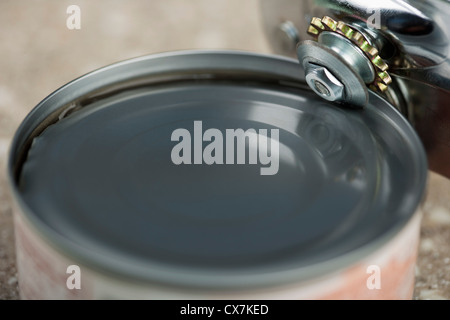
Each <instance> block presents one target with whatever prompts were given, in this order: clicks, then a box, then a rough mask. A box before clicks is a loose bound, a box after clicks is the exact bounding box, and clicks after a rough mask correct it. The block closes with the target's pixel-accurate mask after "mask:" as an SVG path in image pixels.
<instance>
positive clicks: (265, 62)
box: [7, 50, 427, 290]
mask: <svg viewBox="0 0 450 320" xmlns="http://www.w3.org/2000/svg"><path fill="white" fill-rule="evenodd" d="M180 56H183V58H185V57H190V58H193V60H192V61H196V63H192V61H184V62H183V64H184V69H183V67H182V66H178V67H179V68H178V69H177V65H174V64H164V63H161V62H159V61H160V60H164V59H167V60H172V61H176V60H177V57H180ZM205 58H208V59H205ZM178 60H181V59H178ZM188 60H189V59H188ZM206 61H207V66H206V68H207V69H208V68H209V69H208V70H210V71H211V72H214V70H216V71H217V70H219V69H220V70H228V71H230V70H236V71H242V72H245V71H247V72H256V73H259V74H262V73H265V74H270V75H272V76H274V77H280V78H282V79H286V80H292V81H295V82H301V83H303V82H304V74H303V71H302V70H301V69H300V66H299V65H298V62H297V61H296V60H294V59H290V58H285V57H281V56H273V55H263V54H254V53H247V52H239V51H196V50H194V51H177V52H170V53H162V54H154V55H148V56H144V57H140V58H136V59H131V60H126V61H123V62H119V63H116V64H112V65H109V66H107V67H104V68H101V69H98V70H96V71H93V72H91V73H88V74H86V75H84V76H82V77H79V78H77V79H75V80H73V81H72V82H69V83H68V84H66V85H64V86H62V87H61V88H59V89H57V90H56V91H55V92H53V93H52V94H50V95H49V96H48V97H47V98H45V99H44V100H42V101H41V102H40V103H39V104H38V105H37V106H36V107H35V108H34V109H33V110H32V111H31V112H30V113H29V114H28V116H27V117H26V118H25V119H24V120H23V121H22V123H21V125H20V127H19V128H18V129H17V131H16V133H15V135H14V138H13V140H12V143H11V145H10V150H9V157H8V166H7V170H8V182H9V186H10V189H11V190H12V194H13V196H14V197H13V198H14V201H16V203H17V204H18V207H19V208H20V209H21V212H22V213H23V215H24V216H25V217H26V219H27V220H28V221H29V222H30V225H31V226H32V227H33V228H35V230H36V231H37V232H38V234H39V235H40V236H41V237H42V238H43V239H44V240H45V241H46V242H47V243H48V244H49V245H50V246H52V247H53V248H55V249H56V250H57V251H58V252H59V253H61V254H63V256H64V255H65V256H69V257H74V258H75V259H76V260H79V261H80V262H81V263H82V264H83V265H85V266H87V267H89V268H92V269H93V270H97V271H100V270H101V271H102V272H107V273H111V274H113V275H114V276H116V277H123V278H126V279H129V278H132V279H136V280H140V281H142V280H146V281H147V282H150V283H160V284H163V285H172V286H176V287H189V288H196V287H197V288H209V289H215V290H218V289H224V290H228V289H235V288H246V289H250V288H259V287H267V286H279V285H282V284H288V283H292V282H301V281H305V280H312V279H316V278H319V277H321V276H324V275H328V274H330V272H336V271H338V270H342V269H345V268H347V267H350V266H352V265H354V264H355V263H357V262H358V261H361V260H362V259H364V258H366V257H367V256H368V255H369V254H371V253H373V252H375V250H377V249H380V248H381V247H382V246H383V245H385V244H387V243H388V242H389V241H390V240H391V239H393V238H394V237H395V235H397V234H398V233H399V232H400V230H402V229H403V228H404V227H405V226H406V225H407V223H408V222H409V221H411V220H412V218H413V217H414V216H415V212H416V210H417V208H418V206H419V204H420V202H421V201H422V197H423V195H424V192H425V187H426V181H427V160H426V156H425V151H424V148H423V146H422V143H421V142H420V139H419V137H418V136H417V134H416V132H415V131H414V130H413V128H412V127H411V125H410V124H409V123H408V122H407V120H406V119H405V118H404V117H403V116H402V115H401V114H400V113H399V112H398V111H397V110H395V109H394V108H393V107H391V106H390V105H389V104H388V103H387V102H386V101H385V100H384V99H382V98H381V97H380V96H378V95H376V94H375V93H373V92H370V100H371V104H373V105H374V106H375V107H376V108H377V111H376V112H379V113H381V114H383V116H384V117H388V119H386V120H387V121H389V119H390V120H392V119H395V123H394V121H390V122H391V124H392V125H394V126H397V127H399V130H400V131H402V132H406V133H407V135H408V137H410V141H409V143H411V144H412V145H413V146H414V147H413V149H414V150H415V151H416V153H417V157H416V158H414V159H412V160H414V161H415V166H414V167H415V170H416V172H415V173H416V177H417V178H416V180H417V183H416V184H415V185H414V191H415V193H416V194H417V195H421V196H417V197H415V199H414V201H410V202H409V204H410V208H409V209H410V210H407V211H408V212H411V213H410V215H409V217H408V219H407V220H404V221H401V223H397V224H396V225H394V226H392V228H390V230H388V231H387V232H384V233H383V234H382V235H381V236H378V237H377V238H376V239H374V240H373V241H371V242H370V243H368V244H366V245H363V246H361V247H359V248H357V249H355V250H353V251H351V252H349V253H347V254H344V255H342V256H339V257H336V258H333V259H331V260H329V261H326V262H321V263H318V264H314V265H309V266H306V267H302V268H299V269H294V270H288V271H286V270H283V271H279V272H272V273H270V274H264V275H262V274H259V273H256V274H245V275H242V274H229V273H227V274H223V275H220V274H217V273H214V274H208V273H205V272H204V271H202V272H201V273H198V274H192V275H191V274H189V277H186V276H185V275H183V273H182V272H176V270H174V269H175V268H171V269H170V270H169V269H167V267H161V266H155V270H156V271H153V272H152V273H151V274H150V275H149V277H148V278H146V279H142V278H140V277H138V278H136V275H135V274H134V273H131V272H130V270H129V269H130V268H129V265H127V264H126V262H118V261H117V260H115V259H114V257H108V258H107V259H106V260H110V261H114V270H111V269H108V270H105V269H104V266H105V264H106V265H110V266H111V264H110V263H108V261H106V260H105V261H101V259H102V258H99V257H98V256H97V255H96V254H95V253H94V252H91V251H89V250H88V249H86V248H83V247H80V246H78V245H76V244H75V243H73V242H71V241H70V240H69V239H67V238H65V237H63V236H61V235H60V234H58V233H57V232H56V231H55V230H53V229H51V228H50V227H49V226H47V225H46V224H45V223H44V222H43V221H41V220H40V219H39V218H38V217H37V216H36V215H34V214H33V210H32V209H31V208H30V207H29V206H28V205H27V204H26V203H25V201H24V199H23V198H22V197H21V194H20V192H19V190H18V186H17V183H16V174H15V170H16V162H17V160H18V159H17V158H18V152H19V151H20V149H22V148H24V144H25V142H26V140H27V138H28V137H29V136H30V135H31V134H32V132H33V130H34V129H36V127H37V125H39V124H41V123H42V121H44V119H46V118H47V117H48V116H49V115H50V114H51V113H54V112H55V111H57V110H59V109H60V108H61V106H62V105H66V104H67V103H70V102H71V101H73V100H75V99H77V98H78V97H80V96H83V95H85V94H88V93H90V92H92V91H93V90H96V89H100V88H101V87H104V86H106V85H110V84H111V83H119V82H121V81H126V80H127V78H128V79H132V78H135V77H136V74H132V71H135V72H136V70H138V72H139V75H145V76H149V75H152V74H158V73H164V72H169V71H173V70H175V71H180V70H192V71H195V70H199V69H201V68H202V66H203V68H205V64H206V63H205V62H206ZM274 64H276V65H277V67H276V68H274V67H273V65H274ZM132 65H134V67H135V68H134V69H133V70H131V69H132V68H129V67H130V66H132ZM142 65H147V67H146V68H145V69H143V68H142V67H141V66H142ZM161 65H165V66H166V67H165V68H161ZM270 65H271V66H272V67H269V66H270ZM155 66H160V67H159V68H154V67H155ZM122 71H124V72H122ZM100 80H101V81H100ZM85 82H87V83H85ZM89 83H90V84H91V85H93V86H91V87H89V86H88V85H86V84H89ZM87 87H89V90H88V88H87ZM69 89H70V90H71V94H70V95H68V94H66V91H67V90H69ZM43 108H45V109H46V110H44V112H42V110H41V109H43ZM63 252H64V253H63ZM119 261H120V259H119ZM141 267H142V266H141ZM174 271H175V272H174ZM179 271H181V270H179ZM231 277H233V279H232V281H231ZM212 279H213V281H212Z"/></svg>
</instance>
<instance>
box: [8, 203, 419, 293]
mask: <svg viewBox="0 0 450 320" xmlns="http://www.w3.org/2000/svg"><path fill="white" fill-rule="evenodd" d="M420 221H421V214H419V213H417V214H415V216H414V217H413V219H412V220H411V221H410V222H409V223H408V225H407V226H406V227H405V228H403V230H401V232H400V233H399V234H397V235H396V236H395V237H394V238H393V239H392V240H391V241H390V242H388V243H387V244H386V245H385V246H383V247H382V248H380V249H379V250H377V251H375V252H374V253H373V254H372V255H369V256H368V257H367V258H366V259H364V260H363V261H361V262H359V263H357V264H356V265H353V266H352V267H349V268H347V269H344V270H343V271H340V272H337V273H335V274H329V275H325V276H324V277H322V278H320V279H316V280H311V281H307V282H299V283H296V284H294V285H290V286H280V287H278V288H268V289H261V290H257V291H255V290H244V291H242V290H239V291H234V292H223V291H219V290H217V291H214V290H204V291H201V290H200V291H199V290H195V291H193V290H189V289H186V288H185V289H183V290H181V289H180V290H177V289H174V288H173V287H164V286H156V285H150V284H139V283H137V282H135V281H131V280H130V281H126V280H124V279H118V278H115V277H112V276H107V275H104V274H100V273H98V272H95V271H93V270H91V269H89V268H87V267H83V266H81V267H80V270H79V271H80V272H81V274H80V279H74V278H73V277H74V275H75V274H76V273H74V269H76V268H71V270H69V269H70V268H69V267H71V266H78V264H77V262H76V261H71V260H70V259H69V258H67V257H65V256H64V255H62V254H60V253H59V252H58V251H56V250H55V249H53V247H52V246H50V245H49V244H47V243H46V242H45V241H44V240H43V239H42V238H41V237H40V236H39V235H38V234H37V232H36V231H35V230H34V229H33V228H32V227H30V226H29V225H28V223H27V222H26V221H25V219H23V218H22V216H21V214H20V213H19V212H17V210H16V214H15V231H16V246H17V262H18V271H19V287H20V295H21V297H22V299H232V300H235V299H333V300H334V299H396V300H397V299H411V298H412V296H413V291H414V277H415V261H416V258H417V247H418V242H419V231H420ZM75 271H76V270H75ZM76 280H78V281H80V283H79V287H78V288H77V287H76V285H77V283H76ZM71 284H72V285H71Z"/></svg>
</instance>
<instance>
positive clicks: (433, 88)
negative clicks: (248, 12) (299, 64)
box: [261, 0, 450, 177]
mask: <svg viewBox="0 0 450 320" xmlns="http://www.w3.org/2000/svg"><path fill="white" fill-rule="evenodd" d="M261 6H262V16H263V20H264V28H265V30H266V35H267V37H268V39H269V42H270V43H271V44H272V46H273V48H274V50H275V51H276V52H277V53H278V54H283V55H287V56H291V57H294V56H295V55H296V52H295V50H292V49H291V50H288V49H287V48H286V47H282V46H280V45H279V43H280V39H279V38H278V37H277V36H276V34H275V33H274V32H273V30H274V29H276V28H278V25H279V24H280V23H281V22H282V21H286V20H289V21H291V22H292V23H293V24H294V25H295V28H296V29H297V30H299V31H300V32H299V42H302V41H305V40H307V39H311V35H308V32H307V31H308V28H309V27H310V22H311V19H312V18H313V17H321V18H322V17H325V16H327V17H330V18H331V19H333V20H335V21H342V22H343V23H345V24H346V25H348V26H350V27H351V28H352V29H353V30H355V31H357V32H359V33H361V34H362V35H363V40H364V41H366V42H367V43H368V44H369V45H370V46H371V47H374V48H376V49H377V50H378V52H379V56H380V58H382V59H383V61H385V62H386V64H388V65H389V74H390V76H391V77H392V81H393V83H392V85H391V86H389V88H388V89H387V90H386V91H385V92H384V93H383V96H384V97H385V98H386V99H388V101H389V102H391V103H392V104H393V105H394V106H395V107H396V108H397V109H398V110H401V111H402V112H403V113H404V116H405V117H407V118H408V119H409V120H410V122H411V123H413V124H414V125H415V127H416V130H417V131H418V133H419V135H420V136H421V138H422V141H423V143H424V145H425V147H426V149H427V153H428V156H429V163H430V167H431V169H434V170H435V171H437V172H438V173H441V174H444V175H446V176H448V177H450V166H449V165H448V159H450V126H449V123H450V26H449V24H448V19H449V18H450V1H448V0H428V1H422V0H410V1H404V0H380V1H376V2H375V1H372V0H345V1H344V0H334V1H332V0H328V1H327V0H323V1H317V0H278V1H273V0H261ZM336 27H337V26H336ZM325 28H329V26H325ZM311 31H313V30H310V33H312V34H314V33H313V32H311ZM335 75H336V76H339V75H337V74H335ZM381 86H382V88H384V85H383V83H382V82H381ZM371 89H376V88H375V87H372V88H371ZM378 91H379V90H378ZM403 102H404V104H403ZM402 104H403V105H402Z"/></svg>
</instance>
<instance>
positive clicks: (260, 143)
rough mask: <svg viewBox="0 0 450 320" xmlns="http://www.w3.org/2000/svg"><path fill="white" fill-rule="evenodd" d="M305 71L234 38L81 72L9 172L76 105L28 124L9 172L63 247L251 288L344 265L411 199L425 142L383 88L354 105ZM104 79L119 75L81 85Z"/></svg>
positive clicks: (200, 281) (128, 267)
mask: <svg viewBox="0 0 450 320" xmlns="http://www.w3.org/2000/svg"><path fill="white" fill-rule="evenodd" d="M193 61H195V63H193ZM140 65H148V66H159V69H158V68H156V67H155V68H156V69H157V70H156V71H151V72H148V70H152V69H146V70H147V71H145V72H144V71H143V69H142V68H140V67H139V66H140ZM202 65H203V66H207V67H201V66H202ZM161 66H165V67H166V68H167V69H166V71H164V72H162V71H161ZM188 69H189V72H187V70H188ZM125 70H126V71H127V74H126V75H125V76H124V74H123V72H124V71H125ZM169 72H170V74H169ZM297 73H298V75H297ZM169 75H170V79H171V80H170V81H169V80H167V79H168V76H169ZM294 75H295V76H294ZM117 76H120V77H124V78H123V80H124V81H118V78H117ZM144 78H145V79H147V80H148V79H150V80H151V79H153V80H152V81H151V83H152V84H151V85H148V84H145V85H135V84H136V81H138V80H139V81H142V79H144ZM155 79H159V80H158V81H156V80H155ZM164 79H166V80H167V81H166V80H164ZM280 79H281V81H280ZM99 80H101V84H98V81H99ZM302 80H303V79H301V72H300V70H299V67H298V64H297V62H296V61H294V60H289V59H282V58H276V57H267V56H260V55H252V54H243V53H224V52H218V53H205V52H198V53H184V54H183V53H182V54H167V55H160V56H149V57H144V58H140V59H137V60H132V61H129V62H126V63H121V64H118V65H115V66H114V65H113V66H110V67H107V68H105V69H102V70H99V71H96V72H94V73H92V74H89V75H86V76H84V77H82V78H80V79H78V80H76V81H75V82H73V83H71V84H69V85H67V86H65V87H63V88H62V89H60V90H59V91H57V92H56V93H54V94H53V95H52V96H50V97H49V98H47V99H46V100H44V101H43V102H42V103H41V104H40V105H39V106H38V107H37V108H36V109H35V110H34V111H33V112H32V114H31V115H30V116H29V117H28V118H27V119H26V120H25V122H24V124H23V125H22V127H21V128H20V129H19V132H18V134H17V136H16V138H15V141H14V144H13V148H12V158H11V162H10V171H12V168H13V166H14V165H15V164H16V163H17V162H18V161H19V160H18V154H19V153H20V149H21V148H23V146H24V145H25V142H24V141H25V140H26V139H25V138H26V137H27V136H28V138H30V137H31V136H30V132H31V131H33V130H32V129H34V130H36V127H38V124H39V123H42V122H43V119H46V118H48V117H50V115H51V114H53V115H54V114H55V110H61V109H60V108H61V107H62V106H63V105H65V106H66V107H65V108H66V109H65V111H64V112H62V113H61V112H59V113H58V112H57V113H58V114H59V117H58V119H57V121H53V122H54V123H53V124H51V125H48V126H46V127H45V130H43V132H42V133H40V134H39V135H38V136H36V137H34V138H33V142H32V146H31V147H30V148H29V152H28V156H27V158H26V160H25V161H24V163H23V166H21V169H20V170H19V171H20V174H19V177H20V178H19V179H18V180H17V182H14V183H13V184H14V185H15V188H16V191H17V195H18V198H19V199H20V202H21V205H22V207H23V208H24V211H25V213H26V214H27V216H28V217H29V218H30V220H31V221H32V222H33V223H34V224H35V225H36V226H37V227H38V228H39V229H40V230H41V232H42V234H43V236H44V237H46V238H48V239H50V240H51V241H52V242H53V243H54V244H55V245H56V246H58V247H59V248H60V249H61V250H63V251H64V252H65V253H66V254H67V255H69V256H71V257H75V258H77V259H80V261H82V262H83V263H84V264H86V265H88V266H92V267H93V268H96V269H98V270H103V271H108V272H112V273H116V274H119V275H122V276H125V277H129V278H130V277H131V278H136V279H141V280H146V281H151V282H162V283H170V284H172V285H180V286H196V287H210V288H239V287H246V288H249V287H255V286H267V285H275V284H282V283H289V282H291V281H293V280H296V281H298V280H306V279H311V278H312V277H314V276H319V275H323V274H325V273H328V272H332V271H336V270H338V269H339V268H343V267H346V266H350V265H351V264H352V263H354V262H356V261H357V260H358V259H361V258H363V257H365V256H366V255H368V254H370V253H371V252H373V250H375V248H378V247H380V246H381V245H382V244H384V243H386V241H388V240H389V239H390V238H391V237H392V236H393V235H394V234H395V233H396V232H398V231H399V230H400V229H401V228H402V227H403V226H404V225H405V224H406V223H407V222H408V221H409V219H410V218H411V217H412V215H413V214H414V212H415V210H416V209H417V206H418V204H419V202H420V200H421V198H422V194H423V191H424V186H425V182H426V170H427V169H426V160H425V153H424V151H423V148H422V146H421V144H420V142H419V140H418V138H417V136H416V134H415V133H414V131H413V129H412V128H411V127H410V126H409V124H408V123H407V122H406V120H404V119H403V117H402V116H401V115H400V114H399V113H398V112H397V111H395V110H394V109H393V108H392V107H391V106H390V105H389V104H388V103H387V102H386V101H384V100H382V99H381V98H380V97H378V96H376V95H375V94H372V93H371V95H370V104H369V106H368V107H367V108H366V109H365V110H351V109H348V110H346V109H341V108H337V107H335V106H333V105H331V104H329V103H327V102H324V101H322V100H320V99H319V98H316V97H315V95H314V94H313V93H311V92H309V90H307V89H305V87H304V85H302V84H301V81H302ZM119 84H120V85H119ZM95 85H98V86H100V85H101V86H103V87H106V86H111V88H115V89H111V88H109V89H108V90H106V91H107V92H108V93H107V94H102V95H98V94H97V97H96V98H92V97H90V98H88V99H87V98H86V99H84V100H83V99H82V97H83V92H82V91H83V90H84V92H86V93H87V92H91V93H92V92H96V90H95V89H96V88H95ZM115 86H116V87H115ZM119 87H120V89H118V88H119ZM80 88H81V89H80ZM74 97H75V98H76V99H74ZM99 97H100V98H99ZM69 98H70V99H72V100H71V101H69V100H67V101H65V102H66V103H65V104H64V103H62V101H63V100H64V99H69ZM55 101H58V103H57V104H56V105H55V103H54V102H55ZM70 103H72V107H70V108H67V105H70ZM73 106H76V107H73ZM58 108H59V109H58Z"/></svg>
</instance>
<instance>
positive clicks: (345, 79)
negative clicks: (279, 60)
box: [298, 40, 369, 107]
mask: <svg viewBox="0 0 450 320" xmlns="http://www.w3.org/2000/svg"><path fill="white" fill-rule="evenodd" d="M298 59H299V61H301V62H302V65H303V68H304V69H305V74H306V78H307V79H308V76H309V75H310V73H311V72H312V70H314V69H313V68H311V65H313V66H320V67H323V68H324V69H325V70H327V71H328V72H329V73H330V74H331V75H332V76H334V78H336V79H337V80H338V81H339V83H341V84H343V86H344V91H343V94H339V95H335V96H334V97H326V95H325V96H324V95H323V94H320V92H319V90H317V88H316V87H315V83H314V81H308V82H307V83H308V85H309V86H310V87H311V88H312V89H313V90H314V91H315V92H316V93H318V94H319V95H320V96H321V97H322V98H325V99H326V100H328V101H336V102H341V103H345V104H346V105H349V106H353V107H364V106H366V105H367V102H368V97H369V94H368V89H367V87H366V85H365V83H364V80H363V79H362V78H361V76H360V75H359V74H358V73H357V72H356V71H355V70H354V69H353V68H352V67H351V66H350V64H349V63H348V62H347V61H346V60H345V59H344V58H343V57H342V56H341V55H339V54H338V53H336V52H335V51H333V50H331V49H330V48H329V47H327V46H325V45H323V44H321V43H318V42H315V41H310V40H306V41H304V42H302V44H301V45H300V46H299V47H298ZM322 74H323V73H322ZM313 79H315V78H313ZM329 82H331V83H333V81H329Z"/></svg>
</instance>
